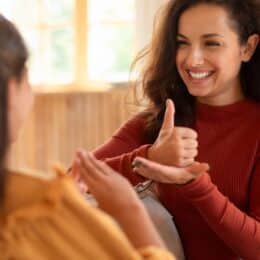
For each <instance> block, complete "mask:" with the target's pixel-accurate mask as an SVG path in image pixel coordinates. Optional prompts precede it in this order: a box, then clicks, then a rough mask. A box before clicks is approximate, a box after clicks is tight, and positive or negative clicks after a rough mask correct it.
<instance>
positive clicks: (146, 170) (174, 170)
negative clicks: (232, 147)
mask: <svg viewBox="0 0 260 260" xmlns="http://www.w3.org/2000/svg"><path fill="white" fill-rule="evenodd" d="M133 166H134V168H133V170H134V171H135V172H137V173H138V174H140V175H142V176H143V177H146V178H148V179H151V180H154V181H156V182H160V183H174V184H179V185H181V184H186V183H188V182H191V181H193V180H195V179H196V178H197V177H198V176H200V175H201V174H203V173H205V172H206V171H208V170H209V165H208V164H207V163H199V162H193V163H192V164H190V165H189V166H187V167H183V168H180V167H175V166H167V165H162V164H159V163H156V162H153V161H149V160H146V159H145V158H142V157H136V158H135V160H134V161H133Z"/></svg>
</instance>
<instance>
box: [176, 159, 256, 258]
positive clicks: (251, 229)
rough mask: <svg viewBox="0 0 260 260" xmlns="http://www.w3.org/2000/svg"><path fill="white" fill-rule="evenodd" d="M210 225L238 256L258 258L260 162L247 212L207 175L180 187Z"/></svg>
mask: <svg viewBox="0 0 260 260" xmlns="http://www.w3.org/2000/svg"><path fill="white" fill-rule="evenodd" d="M180 192H181V194H182V195H183V196H184V197H185V198H186V199H188V200H189V201H190V202H191V203H192V204H193V205H194V206H195V208H196V209H197V210H198V211H199V212H200V214H201V215H202V217H203V218H204V219H205V221H206V222H207V223H208V224H209V226H210V227H211V228H212V229H213V230H214V231H215V232H216V234H217V235H218V236H219V237H220V238H221V239H222V240H223V241H224V242H225V243H226V244H227V245H228V246H229V247H230V248H231V249H232V250H233V251H234V252H236V254H237V255H238V256H240V257H241V258H243V259H247V260H259V259H260V222H259V220H260V161H259V160H258V162H257V164H256V168H255V172H254V174H253V179H252V185H251V194H250V208H249V211H248V214H246V213H245V212H242V211H240V210H239V209H238V208H237V207H236V206H235V205H234V204H233V203H232V202H230V200H229V199H228V198H227V197H225V196H224V195H223V194H222V193H221V192H220V191H219V190H218V188H217V187H216V185H214V184H213V183H212V181H211V179H210V177H209V175H208V174H206V173H205V174H203V175H202V176H201V177H199V178H198V179H197V180H195V181H194V182H192V183H190V184H187V185H184V186H182V187H181V188H180Z"/></svg>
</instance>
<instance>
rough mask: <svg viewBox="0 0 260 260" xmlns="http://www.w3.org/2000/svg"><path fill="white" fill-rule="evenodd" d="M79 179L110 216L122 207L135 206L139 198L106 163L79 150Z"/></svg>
mask: <svg viewBox="0 0 260 260" xmlns="http://www.w3.org/2000/svg"><path fill="white" fill-rule="evenodd" d="M76 156H77V160H75V163H74V167H75V165H76V164H78V165H79V167H78V169H79V175H80V179H81V180H83V181H84V182H85V183H86V184H87V186H88V189H89V191H90V193H91V194H93V196H94V197H95V198H96V200H97V202H98V204H99V207H100V208H101V209H102V210H104V211H106V212H107V213H108V214H110V215H112V216H117V215H118V214H119V213H120V212H119V211H122V210H123V209H124V208H126V207H127V209H128V210H130V209H131V207H137V206H138V205H139V204H140V201H139V198H138V196H137V194H136V192H135V191H134V189H133V187H132V186H131V184H130V182H129V181H128V180H127V179H126V178H124V177H123V176H121V175H120V174H119V173H117V172H116V171H114V170H113V169H112V168H110V167H109V166H108V165H107V164H106V163H104V162H102V161H99V160H97V159H96V158H95V157H94V156H93V155H92V154H91V153H88V152H86V151H84V150H79V151H77V153H76Z"/></svg>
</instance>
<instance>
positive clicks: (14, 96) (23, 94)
mask: <svg viewBox="0 0 260 260" xmlns="http://www.w3.org/2000/svg"><path fill="white" fill-rule="evenodd" d="M33 100H34V95H33V92H32V89H31V86H30V83H29V80H28V72H27V69H26V68H25V69H24V71H23V73H22V76H21V79H20V80H17V79H16V78H11V79H10V80H9V83H8V115H9V117H8V127H9V142H10V143H12V142H14V141H15V140H16V139H17V137H18V133H19V130H20V128H21V127H22V125H23V123H24V121H25V119H26V117H27V115H28V113H29V111H30V110H31V108H32V105H33ZM21 108H22V109H21Z"/></svg>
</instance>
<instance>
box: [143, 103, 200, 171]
mask: <svg viewBox="0 0 260 260" xmlns="http://www.w3.org/2000/svg"><path fill="white" fill-rule="evenodd" d="M174 114H175V108H174V103H173V101H172V100H170V99H168V100H167V101H166V110H165V114H164V120H163V123H162V127H161V130H160V132H159V135H158V137H157V139H156V141H155V143H154V144H153V145H152V146H151V147H150V148H149V150H148V159H150V160H152V161H155V162H159V163H161V164H166V165H172V166H178V167H186V166H188V165H190V164H192V163H193V162H194V158H195V157H196V156H197V154H198V140H197V137H198V135H197V133H196V131H194V130H193V129H191V128H187V127H175V125H174ZM162 155H163V156H162ZM169 158H170V159H169Z"/></svg>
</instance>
